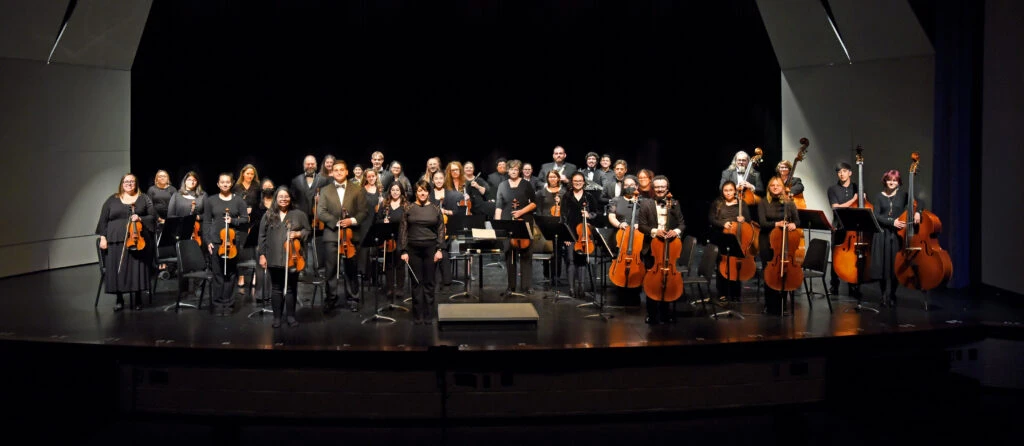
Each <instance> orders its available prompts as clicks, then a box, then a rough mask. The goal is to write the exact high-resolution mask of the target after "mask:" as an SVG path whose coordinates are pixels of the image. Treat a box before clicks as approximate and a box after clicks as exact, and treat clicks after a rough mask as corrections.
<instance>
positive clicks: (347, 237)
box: [338, 209, 356, 259]
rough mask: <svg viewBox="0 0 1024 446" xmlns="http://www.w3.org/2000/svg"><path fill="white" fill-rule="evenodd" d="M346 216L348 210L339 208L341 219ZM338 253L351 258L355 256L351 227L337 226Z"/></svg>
mask: <svg viewBox="0 0 1024 446" xmlns="http://www.w3.org/2000/svg"><path fill="white" fill-rule="evenodd" d="M346 218H348V211H346V210H345V209H342V210H341V219H342V220H344V219H346ZM338 254H340V255H341V256H343V257H345V258H346V259H351V258H353V257H355V256H356V244H355V243H353V242H352V228H342V227H340V226H339V227H338Z"/></svg>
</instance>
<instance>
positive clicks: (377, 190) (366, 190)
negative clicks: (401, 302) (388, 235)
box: [356, 169, 384, 278]
mask: <svg viewBox="0 0 1024 446" xmlns="http://www.w3.org/2000/svg"><path fill="white" fill-rule="evenodd" d="M359 185H360V187H362V188H363V195H365V196H366V205H367V206H369V207H370V212H369V213H368V214H367V216H366V222H365V223H364V224H363V225H361V231H360V233H359V239H360V240H362V239H363V238H365V237H366V235H367V234H368V233H369V232H370V228H371V227H373V223H374V222H375V221H376V215H377V210H378V209H380V208H381V207H383V206H384V205H383V203H384V188H383V187H381V185H380V175H379V174H378V173H377V171H376V170H373V169H364V170H363V177H362V179H360V181H359ZM376 258H377V252H376V248H373V247H363V246H361V247H359V249H358V254H357V259H356V260H357V261H358V262H359V274H362V275H363V277H371V278H376V277H377V275H376V274H367V271H370V272H372V271H373V268H374V267H373V266H372V264H373V263H376V262H375V260H373V259H376Z"/></svg>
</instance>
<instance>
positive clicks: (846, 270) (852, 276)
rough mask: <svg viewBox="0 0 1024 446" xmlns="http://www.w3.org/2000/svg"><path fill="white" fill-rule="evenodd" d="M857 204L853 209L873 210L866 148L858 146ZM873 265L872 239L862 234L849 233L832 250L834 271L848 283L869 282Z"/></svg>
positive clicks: (856, 232)
mask: <svg viewBox="0 0 1024 446" xmlns="http://www.w3.org/2000/svg"><path fill="white" fill-rule="evenodd" d="M856 159H857V203H855V204H854V205H853V206H851V207H857V208H868V209H872V208H874V206H873V205H872V204H871V203H870V202H868V201H867V200H865V199H864V148H863V147H861V146H860V145H857V158H856ZM870 265H871V237H865V235H864V234H863V233H862V232H858V231H847V232H846V236H845V237H844V238H843V241H842V243H839V244H837V245H836V246H835V247H833V248H832V269H834V270H835V272H836V276H837V277H839V278H840V279H843V281H844V282H846V283H854V284H859V283H864V282H867V281H868V280H869V277H868V273H869V270H870Z"/></svg>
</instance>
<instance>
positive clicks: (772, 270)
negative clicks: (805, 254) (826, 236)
mask: <svg viewBox="0 0 1024 446" xmlns="http://www.w3.org/2000/svg"><path fill="white" fill-rule="evenodd" d="M783 196H785V195H783ZM785 203H786V201H785V199H783V205H785ZM782 223H783V225H782V227H781V228H780V227H776V228H774V229H773V230H772V233H771V236H770V243H771V247H772V252H773V257H772V260H771V261H769V262H768V264H767V265H765V266H764V283H765V285H767V286H768V287H770V288H771V289H773V290H776V291H793V290H795V289H797V288H799V287H800V285H801V284H803V281H804V270H803V268H801V267H800V265H797V263H796V249H797V247H799V246H800V239H801V238H803V235H804V234H803V232H801V231H800V230H798V229H793V230H792V231H790V230H789V228H788V226H789V223H790V222H789V218H788V215H787V216H786V218H784V219H783V220H782ZM783 302H785V298H783Z"/></svg>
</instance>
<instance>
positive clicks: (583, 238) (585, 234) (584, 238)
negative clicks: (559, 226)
mask: <svg viewBox="0 0 1024 446" xmlns="http://www.w3.org/2000/svg"><path fill="white" fill-rule="evenodd" d="M592 230H593V227H591V226H590V224H589V223H587V202H586V201H583V222H582V223H580V224H578V225H576V245H575V246H573V250H575V251H576V252H578V253H581V254H586V255H588V256H589V255H590V254H593V253H594V243H593V242H592V241H591V240H593V238H592V237H593V234H591V232H590V231H592Z"/></svg>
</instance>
